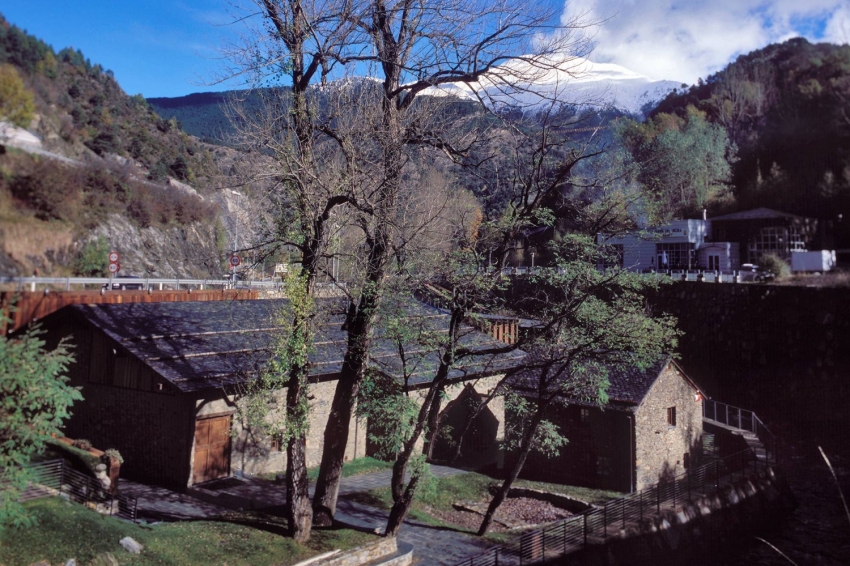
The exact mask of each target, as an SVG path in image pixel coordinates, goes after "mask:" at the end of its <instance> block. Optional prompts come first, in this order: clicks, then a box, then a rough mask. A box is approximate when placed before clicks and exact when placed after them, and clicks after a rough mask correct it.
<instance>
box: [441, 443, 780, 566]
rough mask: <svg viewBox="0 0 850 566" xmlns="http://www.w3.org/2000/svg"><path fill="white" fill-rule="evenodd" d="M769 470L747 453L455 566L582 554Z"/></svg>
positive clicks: (536, 561) (520, 562) (483, 565)
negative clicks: (596, 541) (594, 541)
mask: <svg viewBox="0 0 850 566" xmlns="http://www.w3.org/2000/svg"><path fill="white" fill-rule="evenodd" d="M769 466H770V463H769V462H767V461H763V460H761V459H760V458H758V457H757V456H756V454H755V453H754V452H753V451H752V450H744V451H743V452H739V453H737V454H733V455H731V456H729V457H727V458H724V459H722V460H717V461H714V462H711V463H709V464H705V465H703V466H700V467H698V468H695V469H693V470H690V471H689V472H686V473H684V474H680V475H678V476H676V477H674V478H672V479H670V480H669V481H665V482H662V483H659V484H657V485H654V486H652V487H650V488H647V489H644V490H641V491H638V492H636V493H632V494H630V495H627V496H625V497H622V498H620V499H615V500H612V501H609V502H608V503H606V504H605V505H602V506H600V507H595V508H593V509H590V510H588V511H585V512H584V513H581V514H580V515H575V516H573V517H570V518H568V519H565V520H563V521H560V522H558V523H554V524H552V525H549V526H547V527H545V528H543V529H539V530H534V531H529V532H527V533H523V534H522V535H521V536H520V537H519V538H518V539H516V540H514V541H513V542H511V543H509V544H507V545H505V546H500V547H496V548H492V549H490V550H488V551H487V552H485V553H483V554H479V555H478V556H473V557H471V558H468V559H466V560H464V561H463V562H458V563H457V565H456V566H498V565H514V564H518V565H521V566H522V565H525V564H539V563H543V562H545V561H546V560H549V559H552V558H556V557H558V556H563V555H565V554H569V553H571V552H575V551H577V550H581V549H582V548H584V547H585V546H586V545H587V541H588V539H589V538H600V537H603V538H604V537H606V536H608V535H613V534H618V533H619V532H620V531H621V530H623V529H626V528H629V527H638V526H639V525H640V524H641V522H642V521H643V520H644V519H648V518H649V517H652V516H653V515H657V514H658V513H660V512H661V510H662V509H673V508H675V507H677V506H678V505H681V504H683V503H686V502H689V501H694V500H695V499H697V498H699V497H702V496H707V495H711V494H713V493H715V492H717V491H718V490H720V489H721V488H722V487H724V486H726V485H729V484H730V483H732V482H733V481H735V480H736V479H743V478H745V477H748V476H749V475H750V474H753V473H758V472H760V471H766V470H767V468H768V467H769Z"/></svg>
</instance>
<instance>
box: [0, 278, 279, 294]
mask: <svg viewBox="0 0 850 566" xmlns="http://www.w3.org/2000/svg"><path fill="white" fill-rule="evenodd" d="M2 284H6V285H10V284H11V285H17V287H18V290H19V291H23V290H25V287H29V289H30V290H31V291H35V290H36V288H37V287H38V286H41V287H42V288H48V287H51V286H52V287H61V288H64V289H65V290H66V291H70V290H71V286H81V285H83V286H84V285H99V286H104V285H106V286H107V289H110V288H112V287H113V286H117V285H139V284H141V285H142V288H143V289H160V290H162V289H164V288H168V289H178V290H179V289H181V288H183V289H189V288H192V287H195V288H201V289H203V288H204V287H222V288H226V289H280V287H281V286H282V283H281V282H280V281H236V282H233V281H230V280H228V279H188V278H186V279H184V278H152V277H138V278H135V277H134V278H129V277H127V278H124V277H121V278H112V279H110V278H108V277H0V285H2ZM116 290H118V289H116Z"/></svg>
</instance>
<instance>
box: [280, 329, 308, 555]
mask: <svg viewBox="0 0 850 566" xmlns="http://www.w3.org/2000/svg"><path fill="white" fill-rule="evenodd" d="M296 321H297V322H301V324H306V321H305V320H303V319H300V320H299V317H296ZM290 376H291V377H290V380H289V386H288V387H287V388H286V413H287V414H286V417H287V427H288V428H289V427H291V428H290V430H289V434H290V436H289V440H288V441H287V443H286V511H287V516H288V519H289V531H290V534H291V535H292V538H293V539H294V540H295V542H306V541H307V540H308V539H309V538H310V530H311V525H312V524H313V508H312V506H311V505H310V494H309V492H308V488H309V480H308V479H307V430H308V429H307V415H306V414H301V411H300V406H299V405H302V404H303V403H305V402H306V399H304V397H305V396H306V393H307V391H306V385H307V372H306V371H305V369H304V368H294V369H293V371H292V373H291V374H290Z"/></svg>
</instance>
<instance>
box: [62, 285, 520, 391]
mask: <svg viewBox="0 0 850 566" xmlns="http://www.w3.org/2000/svg"><path fill="white" fill-rule="evenodd" d="M286 302H287V301H286V300H283V299H278V300H253V301H204V302H174V303H164V302H163V303H130V304H111V305H73V306H70V307H68V308H69V309H72V310H73V311H75V312H77V313H78V314H80V315H81V316H82V317H84V318H85V319H86V320H87V321H89V322H90V323H91V324H92V325H93V326H95V327H97V328H99V329H100V330H102V331H103V332H104V333H106V334H107V335H108V336H110V337H111V338H112V339H113V340H115V341H116V342H118V343H119V344H120V345H121V346H122V347H123V348H124V349H125V350H126V351H127V352H128V353H129V354H130V355H131V356H134V357H136V358H138V359H139V360H141V361H142V362H143V363H144V364H146V365H147V366H149V367H150V368H151V369H152V370H153V371H154V372H156V373H157V374H159V375H161V376H162V377H163V378H164V379H166V380H167V381H168V382H170V383H171V384H173V385H174V386H175V387H177V388H178V389H179V390H181V391H184V392H189V391H196V390H201V389H209V388H218V387H222V386H226V385H232V384H236V383H241V382H244V381H246V380H247V379H250V377H251V376H254V375H256V373H257V371H258V370H260V369H261V368H262V367H263V366H264V365H265V363H266V362H267V361H268V358H269V352H268V347H269V345H270V344H271V342H272V340H273V339H275V338H277V337H280V336H281V335H282V333H283V332H284V326H283V325H282V324H281V323H280V322H277V321H276V318H277V317H278V316H279V313H281V311H282V308H283V307H284V306H285V304H286ZM343 307H344V305H343V304H341V303H339V302H338V301H335V300H324V301H321V313H322V314H321V315H320V321H319V325H318V330H317V333H316V336H315V340H314V352H312V353H311V355H310V361H311V363H312V367H311V375H313V376H315V377H317V378H318V377H320V376H333V375H335V374H337V373H339V372H340V370H341V368H342V360H343V356H344V354H345V349H346V340H347V333H346V332H345V331H343V330H341V327H342V323H343V320H344V318H345V316H344V308H343ZM407 316H410V317H411V319H416V320H417V321H418V322H419V323H420V324H423V325H424V326H425V327H427V328H429V329H431V330H437V331H439V330H444V329H446V328H447V326H448V320H449V318H448V316H447V315H445V314H443V313H441V312H440V311H438V310H436V309H433V308H431V307H428V306H426V305H423V304H421V303H411V304H410V306H409V308H408V309H407ZM461 343H462V345H464V346H468V347H479V348H480V347H493V346H503V344H501V343H500V342H497V341H495V340H494V339H492V338H490V337H489V336H487V335H486V334H484V333H481V332H478V331H476V330H474V329H472V328H465V329H464V331H463V333H462V338H461ZM523 357H524V354H523V353H522V352H518V351H516V352H511V353H509V354H501V355H498V356H486V357H485V356H480V357H477V358H470V359H469V360H467V361H465V362H464V363H460V364H458V365H457V367H456V368H454V369H453V370H452V373H451V374H450V378H451V379H453V380H454V379H467V378H471V377H474V376H481V375H489V374H494V373H500V372H503V371H505V370H506V369H508V368H511V367H515V366H516V365H517V364H518V363H519V362H520V360H521V359H522V358H523ZM416 358H417V359H416V360H415V361H416V366H415V367H414V368H413V377H412V379H411V383H412V384H414V385H424V384H426V383H428V382H429V381H430V379H431V377H432V376H433V369H434V368H435V367H436V366H437V365H438V363H439V357H438V355H437V354H436V352H425V351H421V349H420V352H419V356H418V357H416ZM372 360H373V364H374V365H375V366H376V367H377V368H379V369H380V370H381V371H383V372H385V373H387V374H390V375H399V374H400V373H401V371H400V370H401V362H400V359H399V356H398V353H397V349H396V348H395V346H393V344H391V343H390V342H389V341H387V340H381V339H380V337H379V338H378V339H377V340H376V342H375V343H374V344H373V349H372ZM408 367H410V366H408Z"/></svg>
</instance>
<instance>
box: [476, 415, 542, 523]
mask: <svg viewBox="0 0 850 566" xmlns="http://www.w3.org/2000/svg"><path fill="white" fill-rule="evenodd" d="M545 410H546V405H541V406H540V407H538V410H537V413H536V414H535V415H534V418H533V419H532V421H531V423H530V425H529V427H528V429H527V430H526V431H525V433H524V434H523V436H522V441H521V442H520V447H519V458H517V461H516V464H514V466H513V468H511V473H510V474H508V477H507V478H506V479H505V481H504V482H503V483H502V485H501V486H500V487H499V491H497V492H496V495H494V496H493V500H492V501H490V506H489V507H487V512H486V513H485V514H484V520H483V521H481V526H480V527H479V528H478V536H484V535H485V534H486V533H487V529H489V528H490V525H491V524H492V523H493V517H494V516H495V515H496V511H497V510H498V509H499V506H500V505H501V504H502V503H503V502H504V501H505V498H506V497H507V496H508V492H509V491H510V490H511V486H513V484H514V482H515V481H516V479H517V477H518V476H519V473H520V472H521V471H522V467H523V466H524V465H525V460H526V458H527V457H528V453H529V452H530V451H531V446H532V444H533V442H534V435H535V433H536V432H537V427H538V426H540V421H542V420H543V412H544V411H545Z"/></svg>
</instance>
